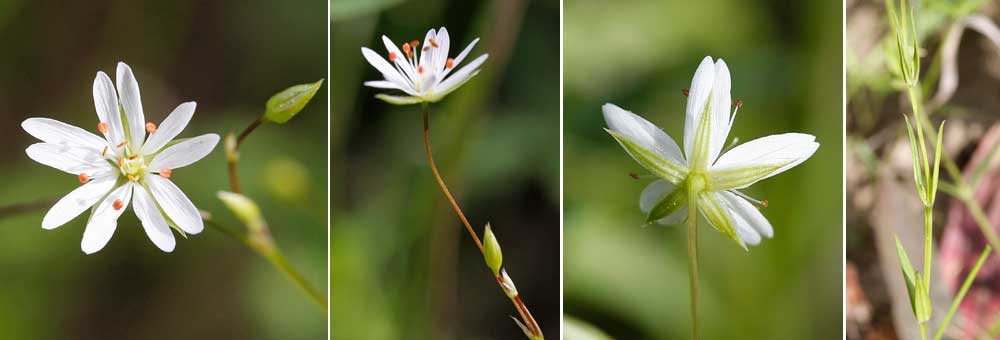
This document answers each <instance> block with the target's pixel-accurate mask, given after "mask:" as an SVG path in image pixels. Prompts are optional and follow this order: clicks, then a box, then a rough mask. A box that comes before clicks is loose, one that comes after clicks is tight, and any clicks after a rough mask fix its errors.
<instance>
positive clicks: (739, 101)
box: [736, 99, 743, 108]
mask: <svg viewBox="0 0 1000 340" xmlns="http://www.w3.org/2000/svg"><path fill="white" fill-rule="evenodd" d="M740 106H743V99H737V100H736V108H740Z"/></svg>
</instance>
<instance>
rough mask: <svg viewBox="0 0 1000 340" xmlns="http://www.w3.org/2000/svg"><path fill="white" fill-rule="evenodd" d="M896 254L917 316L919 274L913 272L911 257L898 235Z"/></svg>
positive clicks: (914, 314)
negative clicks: (908, 255) (907, 254)
mask: <svg viewBox="0 0 1000 340" xmlns="http://www.w3.org/2000/svg"><path fill="white" fill-rule="evenodd" d="M896 256H897V258H898V259H899V268H900V269H901V270H902V271H903V280H904V281H906V292H907V294H909V295H910V307H911V308H912V309H913V316H914V317H916V315H917V306H916V293H917V292H916V289H917V274H916V273H914V272H913V264H911V263H910V258H909V257H907V256H906V249H903V244H902V243H900V242H899V237H896Z"/></svg>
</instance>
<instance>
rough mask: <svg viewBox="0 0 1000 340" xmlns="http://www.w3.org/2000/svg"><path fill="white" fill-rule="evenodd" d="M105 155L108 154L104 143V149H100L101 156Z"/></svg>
mask: <svg viewBox="0 0 1000 340" xmlns="http://www.w3.org/2000/svg"><path fill="white" fill-rule="evenodd" d="M107 155H108V146H107V145H105V146H104V151H101V157H104V156H107Z"/></svg>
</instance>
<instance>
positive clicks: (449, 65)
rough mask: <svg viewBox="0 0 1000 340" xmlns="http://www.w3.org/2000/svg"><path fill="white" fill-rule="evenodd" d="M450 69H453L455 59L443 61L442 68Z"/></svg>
mask: <svg viewBox="0 0 1000 340" xmlns="http://www.w3.org/2000/svg"><path fill="white" fill-rule="evenodd" d="M452 67H455V59H452V58H448V60H445V61H444V68H446V69H448V68H452Z"/></svg>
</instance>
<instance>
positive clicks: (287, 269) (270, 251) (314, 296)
mask: <svg viewBox="0 0 1000 340" xmlns="http://www.w3.org/2000/svg"><path fill="white" fill-rule="evenodd" d="M205 224H206V225H208V226H210V227H212V228H214V229H215V230H218V231H220V232H222V233H223V234H226V236H229V237H232V238H233V239H235V240H237V241H240V243H243V244H244V245H246V246H247V248H250V249H251V250H253V251H254V252H256V253H257V254H260V256H262V257H264V258H265V259H267V261H268V262H270V263H271V265H273V266H274V267H275V268H276V269H278V271H279V272H281V273H282V274H284V275H285V277H287V278H288V279H289V280H290V281H292V283H294V284H295V285H296V286H297V287H298V288H299V289H301V290H302V292H304V293H306V295H307V296H308V297H309V299H310V300H311V301H312V302H314V303H316V305H317V306H318V307H320V308H321V309H322V311H323V312H324V313H326V310H327V303H326V298H324V297H323V294H321V293H320V292H319V290H318V289H316V287H315V286H313V285H312V284H311V283H309V281H307V280H306V279H305V277H304V276H302V274H300V273H299V271H298V270H297V269H296V268H295V267H294V266H293V265H292V264H291V263H289V262H288V261H287V260H285V256H284V255H283V254H282V253H281V250H280V249H278V247H277V246H276V245H275V244H274V242H273V241H271V240H270V237H251V236H249V235H247V234H244V233H240V232H238V231H235V230H233V229H231V228H227V227H225V226H223V225H222V224H220V223H218V222H215V221H214V220H211V219H205Z"/></svg>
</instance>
